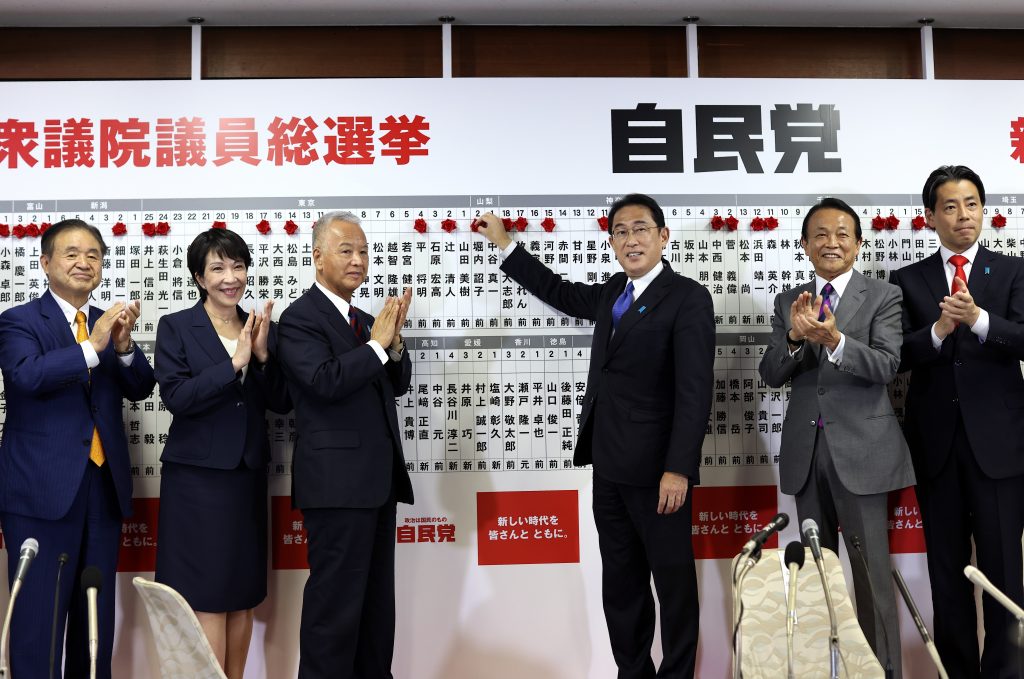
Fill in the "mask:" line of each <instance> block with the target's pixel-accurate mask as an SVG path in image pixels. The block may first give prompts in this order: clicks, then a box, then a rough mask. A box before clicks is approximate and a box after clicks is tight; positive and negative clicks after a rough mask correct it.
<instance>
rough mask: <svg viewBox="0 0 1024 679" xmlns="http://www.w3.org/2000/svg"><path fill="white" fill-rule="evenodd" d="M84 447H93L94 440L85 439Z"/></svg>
mask: <svg viewBox="0 0 1024 679" xmlns="http://www.w3.org/2000/svg"><path fill="white" fill-rule="evenodd" d="M82 445H84V446H91V445H92V439H84V440H83V441H82Z"/></svg>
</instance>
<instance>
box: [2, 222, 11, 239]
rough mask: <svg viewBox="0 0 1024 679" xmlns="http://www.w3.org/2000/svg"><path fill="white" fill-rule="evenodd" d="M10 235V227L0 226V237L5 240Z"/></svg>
mask: <svg viewBox="0 0 1024 679" xmlns="http://www.w3.org/2000/svg"><path fill="white" fill-rule="evenodd" d="M10 235H11V227H10V226H8V225H7V224H0V236H2V237H4V238H7V237H8V236H10Z"/></svg>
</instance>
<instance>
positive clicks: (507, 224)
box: [501, 217, 516, 231]
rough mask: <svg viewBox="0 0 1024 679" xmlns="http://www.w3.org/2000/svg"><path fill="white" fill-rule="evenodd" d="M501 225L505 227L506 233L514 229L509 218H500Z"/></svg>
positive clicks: (513, 223) (514, 226)
mask: <svg viewBox="0 0 1024 679" xmlns="http://www.w3.org/2000/svg"><path fill="white" fill-rule="evenodd" d="M501 223H502V224H504V225H505V230H506V231H511V230H512V229H514V228H516V225H515V222H513V221H512V219H511V218H510V217H502V218H501Z"/></svg>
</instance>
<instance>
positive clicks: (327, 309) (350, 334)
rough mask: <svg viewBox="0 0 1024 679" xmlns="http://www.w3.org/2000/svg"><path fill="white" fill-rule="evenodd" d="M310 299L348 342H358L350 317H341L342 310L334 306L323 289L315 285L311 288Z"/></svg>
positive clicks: (353, 343)
mask: <svg viewBox="0 0 1024 679" xmlns="http://www.w3.org/2000/svg"><path fill="white" fill-rule="evenodd" d="M309 295H310V299H312V300H313V304H314V305H315V306H316V308H317V310H318V311H319V312H320V313H321V314H323V315H324V316H325V317H326V320H327V324H328V325H329V326H330V327H331V328H333V329H334V331H335V332H336V333H338V335H339V336H340V337H341V338H342V339H344V340H345V342H347V343H348V344H351V345H355V344H356V341H357V340H356V333H355V331H354V330H352V326H351V325H349V323H348V319H343V318H342V317H341V312H340V311H338V307H336V306H334V304H333V303H332V302H331V300H330V299H328V298H327V295H325V294H324V293H323V291H322V290H321V289H320V288H319V287H317V286H316V285H313V286H311V287H310V288H309Z"/></svg>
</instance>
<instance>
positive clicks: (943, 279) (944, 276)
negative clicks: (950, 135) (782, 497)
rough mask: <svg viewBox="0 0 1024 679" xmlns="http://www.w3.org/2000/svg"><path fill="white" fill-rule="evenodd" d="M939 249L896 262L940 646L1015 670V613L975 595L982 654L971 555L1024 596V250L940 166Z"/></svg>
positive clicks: (978, 673) (982, 670) (955, 174)
mask: <svg viewBox="0 0 1024 679" xmlns="http://www.w3.org/2000/svg"><path fill="white" fill-rule="evenodd" d="M922 198H923V200H924V214H925V219H926V220H927V222H928V225H929V226H931V227H932V228H933V229H935V231H936V233H937V234H938V236H939V243H940V247H939V250H938V252H936V253H935V254H933V255H931V256H930V257H927V258H925V259H923V260H921V261H919V262H915V263H914V264H910V265H909V266H906V267H903V268H902V269H900V270H899V271H896V272H893V274H892V275H891V276H890V279H889V280H890V282H892V283H894V284H896V285H898V286H899V287H900V288H901V289H902V290H903V349H902V353H901V364H900V370H904V371H905V370H911V371H912V373H911V376H910V390H909V392H908V394H907V401H906V422H905V425H904V429H905V433H906V437H907V443H908V444H909V445H910V451H911V455H912V456H913V460H914V468H915V472H916V474H917V499H918V502H919V503H920V506H921V517H922V519H923V520H924V535H925V542H926V544H927V547H928V575H929V577H930V579H931V585H932V607H933V610H934V612H935V616H934V624H935V645H936V646H937V647H938V650H939V655H940V656H941V657H942V660H943V663H944V664H945V666H946V669H947V670H948V671H949V676H951V677H967V678H970V677H985V679H990V678H991V679H995V678H996V677H999V678H1002V677H1017V676H1018V674H1017V650H1016V649H1015V648H1014V646H1013V645H1012V643H1011V635H1012V636H1013V637H1015V636H1016V628H1017V625H1016V621H1015V620H1014V618H1013V617H1012V616H1011V615H1010V614H1009V613H1008V612H1007V611H1006V610H1005V609H1004V608H1003V607H1002V606H1000V605H999V604H998V603H997V602H996V601H994V600H993V599H992V598H991V597H988V596H985V597H984V598H983V608H984V621H985V650H984V654H982V655H981V658H980V666H979V652H978V643H977V639H978V635H977V625H978V622H977V612H976V606H975V601H974V587H973V586H972V585H971V583H970V582H968V581H967V580H966V579H965V578H964V574H963V570H964V567H965V566H967V565H968V564H969V563H970V561H971V538H972V537H973V539H974V547H975V551H976V554H977V562H978V568H979V569H981V571H982V572H984V573H985V575H987V576H988V578H989V579H990V580H991V581H992V583H993V584H994V585H995V586H996V587H998V588H999V589H1001V590H1002V591H1003V592H1005V593H1006V595H1007V596H1009V597H1010V598H1011V599H1012V600H1014V601H1016V602H1017V603H1018V604H1024V586H1022V572H1024V566H1022V556H1021V531H1022V529H1024V517H1022V511H1024V502H1022V500H1024V417H1022V414H1024V410H1022V408H1024V379H1022V377H1021V367H1020V361H1021V360H1022V359H1024V262H1022V261H1021V260H1020V259H1019V258H1017V257H1006V256H1004V255H1001V254H999V253H996V252H992V251H991V250H989V249H987V248H985V247H983V246H981V245H980V244H979V243H978V237H979V236H980V235H981V227H982V222H983V221H984V218H985V217H984V207H985V186H984V185H983V184H982V182H981V178H980V177H979V176H978V175H977V174H975V173H974V172H973V171H972V170H971V169H970V168H967V167H965V166H963V165H957V166H952V165H947V166H944V167H940V168H938V169H937V170H935V171H934V172H932V173H931V175H930V176H929V177H928V180H927V181H926V182H925V185H924V190H923V192H922Z"/></svg>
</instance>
